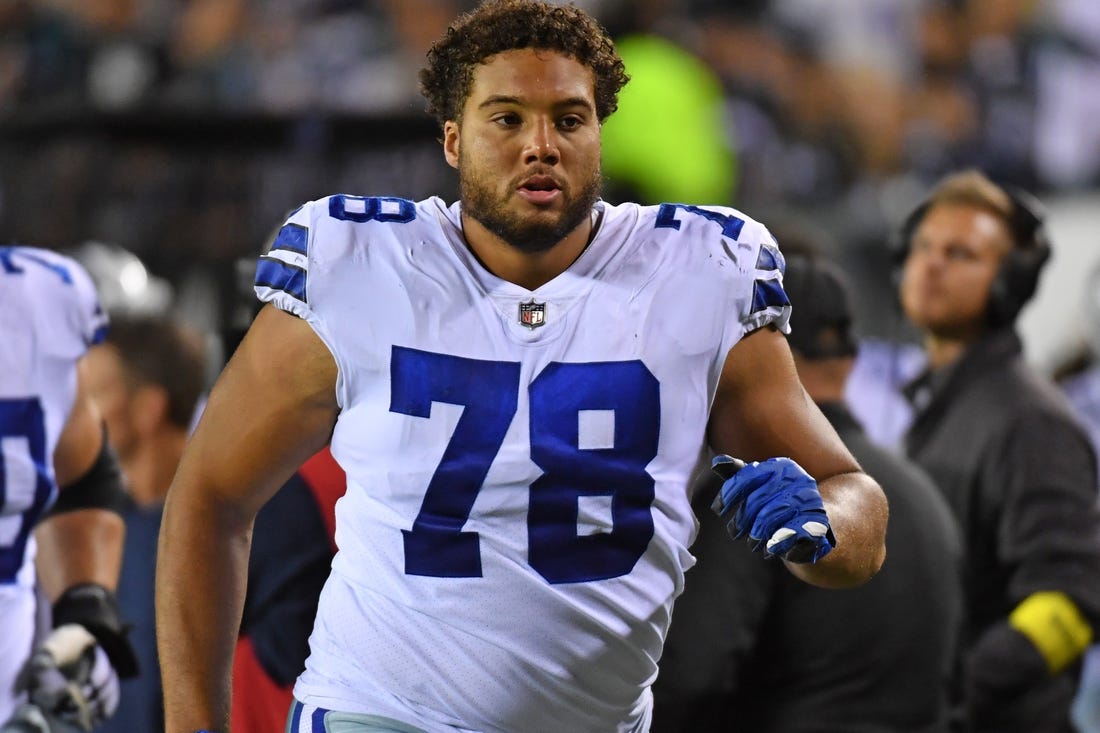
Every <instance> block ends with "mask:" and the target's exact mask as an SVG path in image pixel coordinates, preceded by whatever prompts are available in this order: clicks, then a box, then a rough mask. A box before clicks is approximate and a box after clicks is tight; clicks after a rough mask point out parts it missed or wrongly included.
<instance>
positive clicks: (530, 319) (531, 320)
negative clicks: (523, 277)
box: [519, 298, 546, 329]
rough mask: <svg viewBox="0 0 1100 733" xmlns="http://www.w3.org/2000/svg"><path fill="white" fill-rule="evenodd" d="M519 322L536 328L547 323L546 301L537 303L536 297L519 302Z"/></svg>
mask: <svg viewBox="0 0 1100 733" xmlns="http://www.w3.org/2000/svg"><path fill="white" fill-rule="evenodd" d="M519 322H520V323H521V324H523V325H524V326H527V328H530V329H535V328H538V327H539V326H542V325H544V324H545V323H546V303H536V302H535V299H534V298H532V299H531V300H529V301H527V302H526V303H520V304H519Z"/></svg>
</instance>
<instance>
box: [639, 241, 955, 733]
mask: <svg viewBox="0 0 1100 733" xmlns="http://www.w3.org/2000/svg"><path fill="white" fill-rule="evenodd" d="M783 287H784V289H785V290H786V291H787V295H788V296H789V297H790V299H791V305H792V315H791V333H790V334H789V336H788V341H789V342H790V345H791V351H792V353H793V354H794V361H795V366H796V367H797V369H798V376H799V378H800V379H801V381H802V384H803V385H804V386H805V388H806V391H807V392H808V393H809V395H810V397H811V398H812V399H813V400H814V402H816V403H817V405H818V406H819V407H820V408H821V411H822V412H823V413H825V416H826V417H827V418H828V419H829V422H830V423H832V425H833V427H834V428H836V430H837V433H839V435H840V437H841V439H842V440H843V441H844V443H845V445H847V446H848V448H849V449H850V450H851V451H852V454H853V455H854V456H855V457H856V459H857V460H858V461H859V463H860V465H861V466H863V469H864V470H865V471H867V473H869V474H870V475H872V476H874V477H875V478H876V479H878V481H879V483H880V484H881V485H882V487H883V490H884V491H885V492H886V497H887V499H888V500H889V502H890V520H889V524H888V525H887V531H886V532H887V540H888V542H889V547H890V556H889V559H888V560H887V562H886V564H885V565H884V566H883V568H882V570H881V571H879V573H878V575H876V576H875V577H874V578H872V579H871V580H870V581H868V582H867V583H866V584H865V585H863V586H860V587H859V588H856V589H852V590H848V591H845V592H843V593H831V592H828V591H824V590H822V589H820V588H814V587H812V586H808V585H806V584H805V583H801V582H799V581H798V580H796V579H795V578H794V577H792V576H791V574H790V573H789V572H788V571H787V569H786V568H785V567H784V566H783V565H782V564H780V563H762V562H759V560H758V558H756V557H754V556H753V553H752V552H751V550H750V548H749V547H748V546H747V545H745V544H743V543H740V542H738V543H730V542H729V537H728V536H727V534H726V532H725V527H724V523H723V522H722V521H721V520H720V519H719V518H718V517H717V516H716V515H715V514H714V513H713V512H712V511H711V510H710V503H711V500H712V499H713V498H714V495H715V493H716V492H717V490H718V482H717V481H716V480H715V478H714V477H712V476H711V474H710V473H709V472H708V473H707V474H706V475H704V476H703V477H702V481H701V482H700V484H699V485H698V488H697V493H696V498H695V500H694V502H693V503H694V506H695V508H696V513H697V515H698V516H699V521H700V530H699V532H700V533H699V538H698V539H697V540H696V541H695V544H694V545H692V547H691V552H692V554H694V555H695V556H696V558H697V559H698V563H697V565H696V566H695V567H694V568H692V569H691V570H690V571H689V572H688V573H687V578H686V588H685V590H684V594H683V595H682V596H681V597H680V598H679V599H678V600H677V601H676V606H675V608H674V611H673V615H672V626H671V628H670V629H669V636H668V641H667V643H666V645H665V651H664V655H663V656H662V657H661V671H660V675H659V676H658V678H657V682H656V683H655V685H654V688H653V696H654V710H653V729H652V730H653V733H708V732H712V733H724V732H725V731H729V730H739V731H741V730H743V731H754V732H755V733H769V732H770V733H808V732H809V731H855V730H859V731H865V732H867V733H872V732H874V733H902V732H903V731H907V732H911V733H917V732H918V731H919V732H920V733H933V732H938V733H945V732H946V731H947V730H948V719H949V700H950V691H951V680H952V675H953V673H954V669H953V667H954V662H955V653H956V643H957V641H958V633H959V629H960V624H961V621H962V618H961V614H962V588H961V571H962V566H961V563H962V548H961V539H960V537H959V532H958V527H957V526H956V524H955V519H954V517H953V516H952V515H951V512H950V509H949V508H948V506H947V504H946V502H945V501H944V500H943V497H942V496H940V493H939V491H938V490H937V489H936V487H935V486H934V485H933V484H932V482H931V480H930V479H929V478H928V476H927V475H926V474H925V473H924V472H923V471H921V470H920V469H919V468H917V467H916V466H914V465H913V464H911V463H909V462H908V461H906V460H904V459H901V458H898V457H896V456H895V455H893V454H891V453H888V452H887V451H886V450H884V449H882V448H880V447H878V446H876V445H875V444H873V443H872V442H871V441H870V440H869V439H868V437H867V436H866V435H865V434H864V432H863V430H862V428H861V427H860V426H859V424H858V423H857V422H856V420H855V419H854V418H853V417H852V415H851V413H850V412H849V410H848V408H847V406H846V405H845V402H844V391H845V385H846V382H847V379H848V375H849V374H850V373H851V370H852V365H853V361H854V359H855V355H856V341H855V337H854V335H853V332H852V311H851V304H850V297H849V292H848V285H847V282H846V281H845V279H844V276H843V274H842V273H841V271H840V269H839V268H838V267H837V266H835V265H833V264H832V263H831V262H828V261H826V260H824V259H820V258H818V257H816V256H811V255H790V256H788V257H787V268H786V273H785V275H784V277H783ZM808 609H812V611H808ZM808 617H812V619H813V623H812V624H808V623H806V621H807V618H808ZM731 721H734V723H733V724H732V727H731Z"/></svg>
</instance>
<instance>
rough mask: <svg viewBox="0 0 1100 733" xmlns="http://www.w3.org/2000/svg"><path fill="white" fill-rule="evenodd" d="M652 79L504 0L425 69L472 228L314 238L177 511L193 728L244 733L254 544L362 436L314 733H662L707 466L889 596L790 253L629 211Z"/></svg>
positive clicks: (310, 665)
mask: <svg viewBox="0 0 1100 733" xmlns="http://www.w3.org/2000/svg"><path fill="white" fill-rule="evenodd" d="M626 81H627V75H626V71H625V69H624V68H623V65H622V62H621V60H620V59H619V58H618V56H617V54H616V53H615V50H614V46H613V44H612V43H611V41H610V39H609V38H608V37H607V35H606V33H605V32H604V30H603V29H602V28H600V26H599V25H598V24H597V23H596V22H595V21H594V20H593V19H592V18H591V17H590V16H588V15H587V14H586V13H584V12H583V11H581V10H579V9H577V8H576V7H573V6H564V5H556V4H553V3H548V2H535V1H533V0H492V1H490V2H487V3H485V4H483V5H481V6H480V7H479V8H478V9H476V10H474V11H472V12H471V13H469V14H466V15H463V16H460V17H459V18H458V19H457V20H456V21H455V23H454V24H452V26H451V27H450V29H449V30H448V32H447V33H446V34H445V35H444V36H443V37H442V38H441V39H440V40H439V41H437V43H436V44H435V45H434V46H433V47H432V49H431V50H430V51H429V53H428V65H427V67H426V68H425V69H424V70H423V71H422V72H421V87H422V90H423V92H424V93H425V96H426V97H427V99H428V102H429V111H430V112H431V113H432V114H434V115H435V116H436V118H437V120H438V121H439V122H440V124H441V126H442V143H443V152H444V155H445V157H446V159H447V161H448V162H449V163H450V164H451V165H452V166H454V167H455V168H456V169H457V170H458V174H459V181H460V191H461V196H460V201H459V202H455V203H453V204H447V203H445V202H443V201H441V200H440V199H438V198H430V199H427V200H424V201H419V202H413V201H407V200H403V199H399V198H389V197H360V196H353V195H334V196H331V197H328V198H325V199H321V200H319V201H314V202H311V203H307V204H305V205H304V206H302V207H301V208H299V209H298V210H296V211H295V212H294V213H292V214H291V215H290V217H289V219H288V220H287V222H286V224H285V225H284V226H283V228H282V229H281V230H280V232H279V234H278V236H277V237H276V238H275V240H274V242H273V244H272V247H271V248H270V250H269V251H268V253H267V254H266V255H265V256H264V257H262V258H261V261H260V263H259V266H258V268H257V275H256V292H257V294H258V296H259V297H260V299H261V300H263V301H265V302H266V303H267V305H266V306H265V307H264V308H263V309H262V310H261V311H260V313H259V315H258V316H257V317H256V319H255V321H254V322H253V324H252V326H251V328H250V330H249V332H248V334H247V335H246V336H245V338H244V340H243V342H242V344H241V346H240V347H239V348H238V350H237V351H236V353H235V354H234V356H233V358H232V360H231V361H230V363H229V364H228V365H227V367H226V369H225V370H224V371H223V373H222V375H221V376H220V378H219V380H218V383H217V384H216V385H215V387H214V389H213V391H212V393H211V395H210V400H209V402H208V404H207V408H206V411H205V412H204V414H203V416H202V418H201V420H200V421H199V425H198V426H197V428H196V431H195V434H194V436H193V438H192V440H191V443H190V444H189V446H188V448H187V450H186V452H185V453H184V457H183V460H182V462H181V464H180V469H179V471H178V473H177V474H176V478H175V479H174V481H173V484H172V487H171V488H170V490H169V494H168V500H167V504H166V508H165V515H164V523H163V526H162V530H161V536H160V542H161V546H160V552H159V555H158V558H159V560H158V562H159V566H158V571H157V572H158V577H157V623H158V630H157V633H158V644H159V648H160V658H161V667H162V673H163V675H164V686H165V708H166V709H165V713H166V721H167V731H168V732H169V733H194V731H197V730H207V731H222V732H223V733H224V731H225V729H226V725H227V720H228V716H229V689H230V682H229V677H230V668H231V664H232V652H233V644H234V640H235V637H236V633H237V624H238V623H239V621H240V616H241V604H242V600H241V599H242V597H243V594H244V578H245V571H246V566H247V561H248V554H249V540H250V531H251V530H250V528H251V526H252V521H253V518H254V516H255V514H256V512H257V510H258V509H259V508H260V507H261V506H262V505H263V504H264V502H265V501H266V500H267V499H268V498H269V497H270V496H271V495H272V493H273V492H274V491H276V489H277V488H278V487H279V486H280V485H281V484H282V483H283V482H284V481H285V480H286V479H287V478H288V477H289V476H290V475H291V473H292V472H293V471H294V469H295V468H297V467H298V465H299V464H300V463H301V462H302V461H304V460H305V459H306V458H308V457H309V456H310V455H312V454H313V453H314V452H315V451H317V450H318V449H320V448H321V447H322V446H324V445H325V444H326V443H327V442H329V441H331V446H332V453H333V455H334V456H335V458H336V460H337V461H338V462H339V463H340V465H341V466H342V467H343V468H344V470H345V471H346V472H347V482H348V487H347V493H346V494H345V496H344V497H343V498H341V499H340V501H339V503H338V505H337V509H336V513H337V517H336V543H337V545H338V548H339V550H338V552H337V555H336V557H335V559H334V560H333V569H332V573H331V575H330V576H329V579H328V581H327V583H326V585H325V589H324V591H323V592H322V594H321V599H320V604H319V609H318V616H317V620H316V622H315V624H314V630H313V634H312V636H311V638H310V657H309V659H308V660H307V662H306V669H305V671H304V672H303V673H302V674H301V676H300V677H299V678H298V681H297V683H296V686H295V689H294V693H295V698H296V702H295V704H294V706H293V707H292V709H291V712H290V716H289V720H288V725H287V730H289V731H294V733H307V732H313V733H320V732H321V731H328V732H329V733H335V732H336V731H345V732H350V731H359V732H362V731H405V732H408V731H413V732H417V731H428V732H431V733H443V732H452V731H493V732H497V731H517V732H518V731H523V732H524V733H538V732H539V731H555V732H557V731H570V732H571V733H583V732H585V731H592V732H597V731H598V732H599V733H609V732H610V731H623V732H627V731H634V732H641V731H645V730H647V729H648V727H649V720H650V710H651V705H652V702H651V700H652V697H651V693H650V690H649V686H650V683H651V682H652V681H653V679H654V678H655V676H656V673H657V662H658V659H659V657H660V655H661V648H662V644H663V641H664V635H665V631H666V629H667V627H668V623H669V618H670V614H671V612H672V605H673V601H674V599H675V598H676V596H677V594H678V593H679V592H680V590H681V589H682V587H683V580H684V572H685V571H686V570H687V569H688V568H689V567H690V566H691V564H692V563H693V558H692V556H691V554H690V552H689V546H690V545H691V542H692V541H693V539H694V535H695V528H696V522H695V519H694V517H693V515H692V510H691V502H690V500H691V496H690V491H689V478H690V475H691V473H692V472H693V470H694V469H695V467H696V466H697V465H698V463H699V462H700V459H701V458H704V457H705V455H706V452H707V451H708V450H713V451H714V452H716V453H717V456H715V461H716V463H717V470H719V471H720V472H721V473H722V474H723V475H726V476H728V479H727V480H726V481H725V482H724V484H723V486H722V489H721V491H720V492H719V495H718V497H719V509H720V511H721V512H722V513H723V515H724V516H725V518H726V519H727V523H728V524H727V526H728V528H730V529H731V530H732V531H733V533H734V534H740V533H744V534H745V535H748V536H749V537H751V538H752V539H753V541H754V542H755V543H756V546H757V547H759V548H760V551H761V555H765V554H770V555H773V556H777V557H782V558H783V561H785V562H787V564H788V566H789V567H790V568H791V571H792V572H793V573H794V574H796V575H797V576H798V577H800V578H801V579H803V580H805V581H808V582H811V583H814V584H818V585H822V586H833V587H840V586H852V585H857V584H860V583H862V582H864V581H866V580H867V579H868V578H870V577H871V576H872V575H873V574H874V573H875V572H876V571H877V569H878V568H879V567H880V565H881V563H882V561H883V559H884V557H885V552H886V550H885V544H884V540H885V538H884V534H885V525H886V518H887V506H886V500H885V498H884V495H883V493H882V490H881V488H880V487H879V486H878V484H877V483H875V482H874V481H873V480H872V479H871V478H870V477H868V476H867V475H866V474H865V473H863V472H862V471H861V469H860V467H859V465H858V463H857V462H856V461H855V459H854V458H852V456H851V454H850V453H849V452H848V450H847V449H846V448H845V447H844V445H843V443H842V442H841V441H840V439H839V438H838V437H837V435H836V433H835V431H834V430H833V429H832V428H831V427H830V425H829V423H828V421H827V420H826V419H825V418H824V416H823V415H822V414H821V412H820V411H819V410H818V409H817V408H816V407H815V406H814V404H813V402H812V401H811V400H810V399H809V398H808V397H807V395H806V393H805V391H804V390H803V388H802V386H801V385H800V383H799V381H798V378H797V376H796V372H795V369H794V366H793V363H792V358H791V354H790V350H789V348H788V346H787V344H786V340H785V338H784V336H783V332H784V331H785V330H787V320H788V318H789V315H790V304H789V301H788V300H787V297H786V295H785V294H784V292H783V288H782V280H781V277H782V268H783V260H782V255H781V254H780V252H779V249H778V247H777V245H776V244H775V241H774V239H773V238H772V237H771V235H769V234H768V232H767V230H766V229H765V228H764V227H763V226H762V225H761V224H759V223H757V222H756V221H754V220H752V219H751V218H749V217H748V216H746V215H744V214H742V213H740V212H738V211H735V210H733V209H730V208H725V207H721V206H705V207H704V206H694V205H684V204H665V205H661V206H651V207H642V206H638V205H636V204H630V203H627V204H623V205H618V206H612V205H609V204H607V203H606V202H603V201H601V200H600V197H599V189H600V182H601V174H600V127H601V123H602V121H603V120H604V119H605V118H606V117H607V116H608V115H609V114H611V113H612V112H613V111H614V109H615V104H616V95H617V93H618V90H619V89H620V88H621V87H622V85H623V84H624V83H625V82H626ZM643 152H644V151H643ZM727 454H730V455H735V456H737V457H739V458H741V459H744V460H745V461H748V463H747V464H746V465H744V467H741V468H740V470H735V469H736V468H738V467H739V465H740V464H738V463H737V462H736V461H735V460H734V459H733V458H731V457H730V455H727ZM803 469H805V470H803ZM811 476H812V477H814V478H811ZM815 478H816V480H815ZM763 561H764V560H763V559H761V562H763ZM812 616H813V611H812V609H807V619H811V620H808V623H812Z"/></svg>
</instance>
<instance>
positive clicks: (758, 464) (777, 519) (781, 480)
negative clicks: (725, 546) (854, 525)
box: [711, 455, 836, 563]
mask: <svg viewBox="0 0 1100 733" xmlns="http://www.w3.org/2000/svg"><path fill="white" fill-rule="evenodd" d="M711 468H712V469H713V470H714V472H715V473H717V474H718V475H719V476H720V477H722V479H723V483H722V488H721V490H720V491H719V492H718V495H717V496H716V497H715V499H714V503H713V504H712V505H711V509H713V510H714V511H715V512H716V513H717V514H718V516H720V517H721V518H722V519H724V520H726V530H727V531H728V532H729V533H730V535H732V536H733V538H734V539H739V538H741V537H743V536H745V535H746V534H747V535H748V537H749V540H750V542H751V543H752V545H753V551H759V550H761V549H763V550H764V553H765V554H766V555H768V556H769V557H771V556H778V557H781V558H783V559H784V560H786V561H788V562H794V563H806V562H811V563H812V562H817V561H818V560H820V559H821V558H823V557H825V555H827V554H828V553H829V552H830V551H831V550H832V549H833V547H835V546H836V537H835V536H833V530H832V528H831V527H830V526H829V517H828V516H827V515H826V514H825V505H824V503H823V502H822V500H821V493H820V492H819V491H818V489H817V481H815V480H814V478H813V477H812V476H810V475H809V474H808V473H806V472H805V471H804V470H802V467H801V466H799V465H798V464H797V463H795V462H794V461H792V460H791V459H790V458H769V459H768V460H766V461H754V462H752V463H745V462H744V461H741V460H739V459H737V458H733V457H731V456H727V455H718V456H715V457H714V461H713V462H712V463H711Z"/></svg>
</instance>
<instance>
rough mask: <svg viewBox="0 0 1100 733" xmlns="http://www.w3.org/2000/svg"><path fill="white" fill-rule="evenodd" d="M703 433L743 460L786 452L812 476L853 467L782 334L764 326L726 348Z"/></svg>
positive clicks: (720, 448) (855, 466)
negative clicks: (801, 377) (801, 376)
mask: <svg viewBox="0 0 1100 733" xmlns="http://www.w3.org/2000/svg"><path fill="white" fill-rule="evenodd" d="M707 435H708V440H709V442H710V445H711V447H712V448H713V449H714V450H715V451H717V452H719V453H728V454H731V455H734V456H737V457H739V458H742V459H744V460H748V461H753V460H764V459H765V458H771V457H774V456H786V457H789V458H792V459H794V460H795V461H796V462H798V463H799V465H801V466H802V467H803V468H805V469H806V471H807V472H808V473H809V474H810V475H811V476H814V477H815V478H818V479H821V478H824V477H826V476H832V475H836V474H839V473H846V472H848V471H854V470H858V468H859V465H858V464H857V463H856V460H855V459H854V458H853V457H852V455H851V453H849V451H848V449H847V448H846V447H845V446H844V444H843V443H842V442H841V440H840V438H839V436H837V434H836V431H835V430H834V429H833V427H832V426H831V425H830V424H829V421H828V420H827V419H826V418H825V416H824V415H823V414H822V413H821V410H820V409H818V407H817V405H815V404H814V402H813V400H811V399H810V396H809V395H808V394H806V390H805V389H804V388H803V387H802V383H801V382H800V381H799V379H798V373H797V371H796V370H795V366H794V360H793V358H792V357H791V352H790V348H789V347H788V346H787V341H786V339H785V338H784V337H783V335H782V334H780V333H779V332H778V331H776V330H774V329H772V328H768V327H764V328H761V329H758V330H757V331H754V332H753V333H751V334H749V335H747V336H745V337H744V338H742V339H741V340H740V341H739V342H738V343H737V344H736V345H735V346H734V347H733V348H732V349H730V352H729V354H728V355H727V357H726V362H725V365H724V366H723V368H722V375H721V378H720V379H719V383H718V389H717V393H716V395H715V399H714V405H713V407H712V408H711V416H710V422H709V423H708V427H707Z"/></svg>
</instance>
